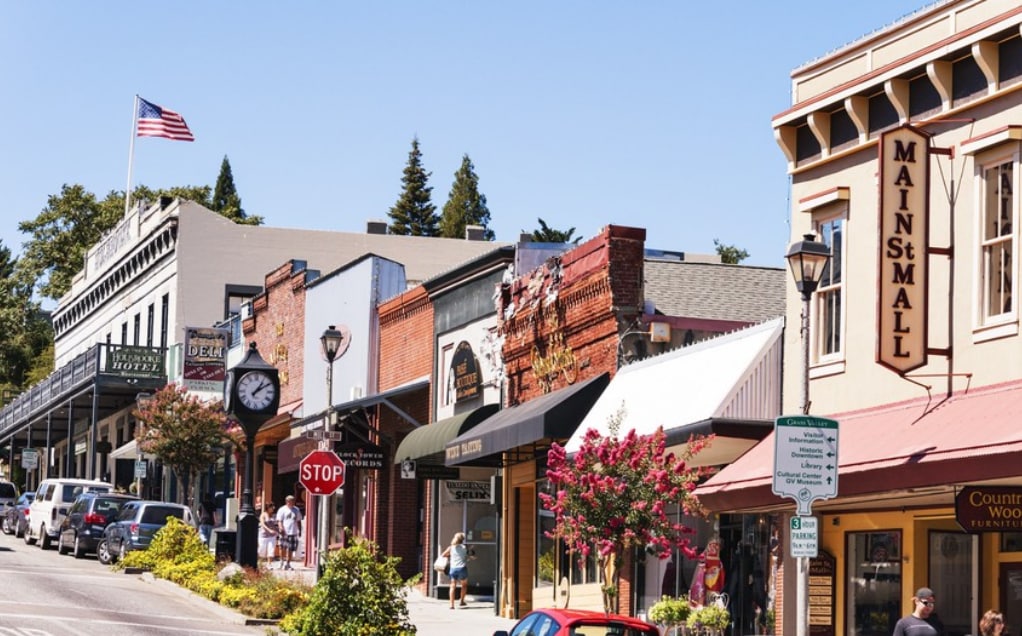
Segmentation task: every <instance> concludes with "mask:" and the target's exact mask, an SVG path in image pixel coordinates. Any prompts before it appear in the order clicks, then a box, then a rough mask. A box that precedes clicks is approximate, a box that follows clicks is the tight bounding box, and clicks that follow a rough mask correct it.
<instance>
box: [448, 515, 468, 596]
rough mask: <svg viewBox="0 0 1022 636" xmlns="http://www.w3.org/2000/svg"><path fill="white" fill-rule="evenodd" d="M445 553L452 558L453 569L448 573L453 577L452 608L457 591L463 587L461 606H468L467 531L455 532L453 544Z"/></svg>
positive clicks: (451, 587)
mask: <svg viewBox="0 0 1022 636" xmlns="http://www.w3.org/2000/svg"><path fill="white" fill-rule="evenodd" d="M443 555H444V556H445V557H447V558H448V559H449V560H450V563H451V571H450V573H449V574H448V575H447V576H449V577H450V578H451V586H450V590H451V594H450V596H451V609H454V600H455V597H456V594H455V592H456V591H457V588H458V587H460V588H461V602H460V603H459V606H461V607H466V606H467V605H468V603H467V602H466V599H465V597H466V596H468V560H469V552H468V547H467V546H466V545H465V533H464V532H458V533H455V535H454V537H453V538H452V539H451V545H449V546H447V549H445V550H444V552H443Z"/></svg>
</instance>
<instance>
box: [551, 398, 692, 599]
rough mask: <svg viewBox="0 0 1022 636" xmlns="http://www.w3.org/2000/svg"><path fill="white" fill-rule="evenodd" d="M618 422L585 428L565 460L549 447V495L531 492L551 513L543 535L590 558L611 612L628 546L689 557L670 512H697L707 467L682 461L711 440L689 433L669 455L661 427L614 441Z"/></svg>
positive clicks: (682, 531) (683, 531) (683, 529)
mask: <svg viewBox="0 0 1022 636" xmlns="http://www.w3.org/2000/svg"><path fill="white" fill-rule="evenodd" d="M620 423H621V413H620V412H619V413H617V414H615V415H614V416H613V417H612V418H611V421H610V426H609V430H610V435H609V437H603V436H601V435H600V433H599V432H598V431H596V430H595V429H589V430H588V431H587V432H586V435H585V438H584V439H583V441H582V446H581V448H579V450H578V452H577V453H575V455H574V456H573V457H572V458H571V459H570V460H569V459H568V456H567V454H566V453H565V452H564V447H563V446H560V445H559V444H553V445H552V446H551V449H550V452H549V454H548V456H547V473H546V474H547V479H549V480H550V486H551V490H552V492H553V493H554V494H547V493H541V494H540V495H539V497H540V500H541V502H542V504H543V507H544V508H546V509H547V510H550V511H551V512H553V513H554V522H555V525H554V530H553V533H552V537H551V538H558V539H561V540H563V541H564V543H565V544H566V545H567V546H568V549H569V550H570V551H571V552H572V553H573V555H574V556H575V558H577V559H579V561H580V562H581V563H582V564H583V565H584V564H585V563H586V562H587V561H588V560H589V559H590V558H591V557H595V559H596V563H597V565H598V566H599V568H600V572H601V574H602V579H603V580H602V584H603V588H602V589H603V606H604V609H605V610H606V611H608V612H614V611H618V608H617V607H615V604H616V597H617V589H618V580H619V577H620V566H621V561H622V558H623V556H624V555H625V554H626V552H627V551H628V550H644V551H645V552H646V553H647V554H651V555H653V556H655V557H657V558H660V559H665V558H668V557H669V556H671V553H672V551H673V550H674V549H675V548H677V549H680V550H681V551H682V553H683V554H685V555H686V556H687V557H689V558H691V557H693V556H695V551H694V549H693V548H692V547H691V546H690V545H689V535H690V534H691V533H692V529H691V528H689V527H687V526H685V525H684V524H683V523H681V521H680V520H678V518H677V517H675V516H674V515H672V514H671V510H670V509H671V508H672V507H673V506H678V507H680V508H681V510H682V511H683V512H684V513H685V514H701V513H702V507H701V506H700V504H699V501H698V499H696V498H695V496H694V495H693V494H692V491H693V490H694V489H695V486H696V484H697V483H698V482H699V480H700V479H701V478H702V477H703V476H704V475H706V474H708V471H707V470H706V469H702V468H693V467H690V466H689V465H688V462H689V460H691V458H692V456H693V455H695V454H696V453H698V452H699V451H700V450H702V448H704V447H705V446H706V444H707V443H708V442H709V440H710V439H711V438H709V437H700V438H696V437H693V438H692V439H690V440H689V443H688V444H687V445H686V446H685V450H683V451H682V453H681V456H676V455H675V454H674V453H668V452H667V451H666V446H667V442H666V440H667V437H666V435H665V434H664V431H663V428H658V429H657V431H656V432H655V433H653V434H652V435H638V434H636V432H635V429H632V430H630V431H628V433H627V434H626V435H625V436H624V437H623V438H621V439H618V436H617V434H618V429H619V427H620Z"/></svg>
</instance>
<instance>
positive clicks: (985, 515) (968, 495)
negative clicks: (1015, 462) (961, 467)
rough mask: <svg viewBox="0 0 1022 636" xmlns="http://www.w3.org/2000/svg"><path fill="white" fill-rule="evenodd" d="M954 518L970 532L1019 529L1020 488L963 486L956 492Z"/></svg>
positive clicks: (1021, 527)
mask: <svg viewBox="0 0 1022 636" xmlns="http://www.w3.org/2000/svg"><path fill="white" fill-rule="evenodd" d="M955 520H956V521H958V525H960V526H961V527H962V530H965V531H966V532H969V533H972V534H979V533H982V532H1006V531H1007V532H1018V531H1020V530H1022V488H1018V487H1012V486H1000V487H997V486H966V487H964V488H962V489H961V491H959V493H958V494H957V495H956V496H955Z"/></svg>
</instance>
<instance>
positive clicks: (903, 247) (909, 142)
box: [876, 126, 930, 375]
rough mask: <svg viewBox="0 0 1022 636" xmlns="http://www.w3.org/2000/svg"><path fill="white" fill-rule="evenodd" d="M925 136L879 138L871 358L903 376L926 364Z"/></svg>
mask: <svg viewBox="0 0 1022 636" xmlns="http://www.w3.org/2000/svg"><path fill="white" fill-rule="evenodd" d="M929 191H930V138H929V136H928V135H927V134H926V133H924V132H922V131H920V130H918V129H916V128H913V127H912V126H902V127H900V128H896V129H894V130H891V131H888V132H886V133H884V134H883V135H881V137H880V223H879V227H880V266H879V274H880V276H879V281H878V283H879V287H880V289H879V293H878V296H877V297H878V298H879V306H878V308H877V310H878V320H877V325H878V329H877V352H876V360H877V362H878V363H879V364H882V365H884V366H886V367H888V368H890V369H891V370H892V371H895V372H896V373H898V374H900V375H904V374H905V373H908V372H909V371H911V370H913V369H917V368H919V367H921V366H923V365H925V364H926V343H927V339H926V327H927V321H926V314H927V308H926V286H927V246H928V244H929V218H930V210H929Z"/></svg>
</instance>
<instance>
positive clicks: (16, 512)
mask: <svg viewBox="0 0 1022 636" xmlns="http://www.w3.org/2000/svg"><path fill="white" fill-rule="evenodd" d="M33 499H35V493H34V492H25V493H21V496H20V497H18V500H17V501H16V502H15V503H14V506H13V507H11V508H7V509H6V510H4V513H3V519H2V522H3V523H2V526H3V531H4V534H13V535H14V536H16V537H18V538H21V537H23V536H25V528H27V527H28V507H29V506H31V505H32V500H33Z"/></svg>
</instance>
